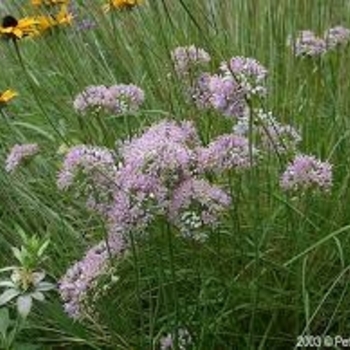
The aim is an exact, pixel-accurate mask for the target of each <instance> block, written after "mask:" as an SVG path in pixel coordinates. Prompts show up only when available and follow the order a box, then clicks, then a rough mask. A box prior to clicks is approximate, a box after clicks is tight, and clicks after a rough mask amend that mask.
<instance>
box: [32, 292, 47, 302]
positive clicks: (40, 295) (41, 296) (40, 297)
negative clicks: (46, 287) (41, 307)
mask: <svg viewBox="0 0 350 350" xmlns="http://www.w3.org/2000/svg"><path fill="white" fill-rule="evenodd" d="M31 296H32V298H33V299H35V300H38V301H44V300H45V295H44V294H43V293H41V292H33V293H32V294H31Z"/></svg>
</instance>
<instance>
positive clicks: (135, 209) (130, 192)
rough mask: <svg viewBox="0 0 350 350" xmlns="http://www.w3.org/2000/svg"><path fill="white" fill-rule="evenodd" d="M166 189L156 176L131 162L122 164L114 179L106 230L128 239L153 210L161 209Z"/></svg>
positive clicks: (148, 218)
mask: <svg viewBox="0 0 350 350" xmlns="http://www.w3.org/2000/svg"><path fill="white" fill-rule="evenodd" d="M167 193H168V190H167V189H166V188H165V187H164V186H163V185H162V183H161V181H160V179H159V178H157V177H155V176H151V175H147V174H146V175H145V174H142V173H140V172H138V171H137V169H135V168H134V167H133V166H130V165H127V166H124V167H122V168H121V169H120V170H119V171H118V173H117V175H116V179H115V190H114V193H113V202H112V205H111V207H110V210H109V211H108V219H107V220H108V229H109V232H113V233H115V232H118V233H120V234H122V235H124V236H126V239H128V237H127V236H128V233H129V232H131V231H132V232H133V234H135V233H136V232H138V231H139V230H140V229H142V228H144V227H146V226H147V224H148V223H149V222H150V221H151V220H152V219H153V217H154V215H155V214H161V213H163V212H164V210H165V209H164V208H165V206H166V203H167V201H166V199H167Z"/></svg>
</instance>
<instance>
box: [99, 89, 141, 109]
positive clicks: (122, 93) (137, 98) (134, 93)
mask: <svg viewBox="0 0 350 350" xmlns="http://www.w3.org/2000/svg"><path fill="white" fill-rule="evenodd" d="M144 100H145V94H144V92H143V90H142V89H140V88H139V87H138V86H136V85H133V84H129V85H125V84H119V85H113V86H111V87H110V88H109V89H108V92H107V95H106V101H105V103H106V105H105V107H106V108H107V109H109V110H110V111H111V112H113V113H114V114H116V115H122V114H125V113H134V112H136V111H138V109H139V108H140V106H141V105H142V103H143V102H144Z"/></svg>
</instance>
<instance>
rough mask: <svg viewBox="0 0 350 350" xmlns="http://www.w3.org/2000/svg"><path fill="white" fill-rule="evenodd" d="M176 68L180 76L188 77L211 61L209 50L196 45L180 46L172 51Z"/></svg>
mask: <svg viewBox="0 0 350 350" xmlns="http://www.w3.org/2000/svg"><path fill="white" fill-rule="evenodd" d="M171 58H172V60H173V64H174V68H175V71H176V73H177V75H178V76H179V77H187V76H188V75H191V73H192V74H193V73H194V72H195V70H196V69H198V67H201V66H203V65H205V64H207V63H209V62H210V55H209V54H208V52H206V51H205V50H203V49H201V48H199V47H198V48H197V47H196V46H194V45H191V46H180V47H177V48H176V49H174V50H173V51H172V52H171Z"/></svg>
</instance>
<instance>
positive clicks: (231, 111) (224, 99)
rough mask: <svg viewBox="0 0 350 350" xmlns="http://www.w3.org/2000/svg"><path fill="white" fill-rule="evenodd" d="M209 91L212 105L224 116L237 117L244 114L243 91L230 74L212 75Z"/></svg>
mask: <svg viewBox="0 0 350 350" xmlns="http://www.w3.org/2000/svg"><path fill="white" fill-rule="evenodd" d="M209 91H210V103H211V105H212V107H213V108H214V109H216V110H218V111H219V112H221V113H223V115H224V116H226V117H235V118H239V117H242V116H243V115H244V111H245V108H246V101H245V92H244V90H243V89H242V87H241V86H240V85H239V84H238V83H237V81H236V80H235V79H234V78H233V77H232V76H231V77H230V76H224V77H223V76H218V75H214V76H212V77H211V78H210V81H209Z"/></svg>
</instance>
